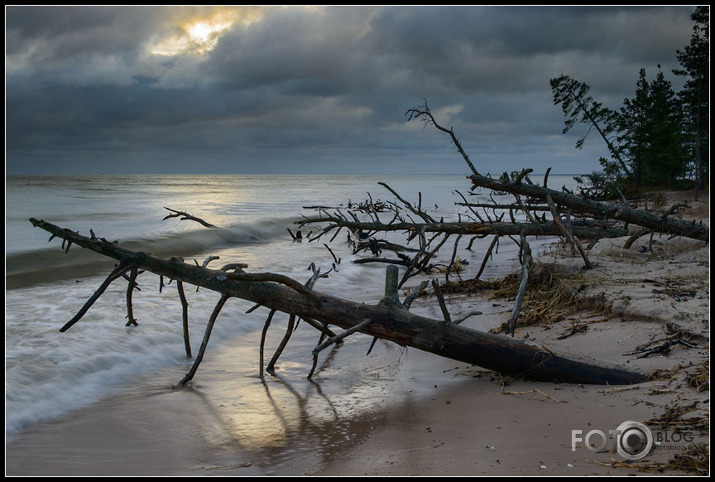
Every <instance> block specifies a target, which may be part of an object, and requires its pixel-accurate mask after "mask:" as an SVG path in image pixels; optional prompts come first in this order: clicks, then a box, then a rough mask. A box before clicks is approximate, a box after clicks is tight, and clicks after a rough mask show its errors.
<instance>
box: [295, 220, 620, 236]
mask: <svg viewBox="0 0 715 482" xmlns="http://www.w3.org/2000/svg"><path fill="white" fill-rule="evenodd" d="M321 223H322V224H324V223H332V224H331V225H330V226H328V227H326V228H325V229H324V231H325V232H327V231H329V230H331V229H333V228H336V227H346V228H348V229H352V230H360V229H362V230H364V231H381V232H395V231H406V232H412V233H417V232H420V231H422V232H425V233H444V234H467V235H485V236H486V235H490V234H497V235H499V236H510V235H511V236H518V235H520V234H521V232H522V231H524V233H525V234H526V235H527V236H559V235H560V234H561V230H560V229H559V227H558V226H557V225H556V223H554V222H550V221H545V222H539V223H503V222H491V223H490V222H486V223H481V222H480V223H473V222H453V223H449V222H442V223H436V222H435V223H410V222H401V223H392V224H387V223H377V222H360V221H349V220H347V219H339V218H336V217H317V216H316V217H311V218H305V219H303V220H301V221H296V224H301V225H303V224H321ZM573 232H574V234H576V235H577V236H579V237H580V238H584V239H591V238H604V237H606V238H618V237H623V236H628V230H625V229H617V228H611V227H602V226H593V225H584V226H581V225H576V226H573Z"/></svg>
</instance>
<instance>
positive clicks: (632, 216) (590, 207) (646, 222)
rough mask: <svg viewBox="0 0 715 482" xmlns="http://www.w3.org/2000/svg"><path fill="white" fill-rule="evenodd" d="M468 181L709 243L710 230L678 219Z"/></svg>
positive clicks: (482, 179) (475, 177) (486, 180)
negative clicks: (549, 199)
mask: <svg viewBox="0 0 715 482" xmlns="http://www.w3.org/2000/svg"><path fill="white" fill-rule="evenodd" d="M469 179H471V181H472V183H473V184H474V185H475V186H478V187H486V188H489V189H493V190H497V191H504V192H509V193H512V194H521V195H525V196H531V197H535V198H538V199H542V200H546V198H547V196H551V198H552V199H553V201H554V203H555V204H557V205H560V206H567V207H569V208H571V209H572V210H573V211H574V212H577V213H585V214H590V215H591V216H593V217H595V218H600V219H616V220H618V221H623V222H625V223H629V224H635V225H638V226H641V227H643V228H648V229H650V230H651V231H654V232H657V233H667V234H674V235H676V236H684V237H687V238H693V239H699V240H702V241H706V242H709V241H710V228H709V227H708V226H707V225H704V224H696V223H695V222H692V223H691V222H687V221H682V220H680V219H673V218H669V217H665V216H659V215H657V214H653V213H648V212H645V211H642V210H638V209H633V208H631V207H629V206H626V205H623V204H621V203H619V204H612V203H607V202H600V201H594V200H592V199H588V198H585V197H581V196H577V195H575V194H570V193H567V192H563V191H555V190H553V189H547V188H544V187H541V186H535V185H531V184H521V183H520V184H516V183H513V182H508V181H505V180H502V179H492V178H490V177H487V176H482V175H480V174H472V175H471V176H469ZM527 234H528V233H527ZM573 234H574V235H576V236H578V237H579V238H588V237H589V236H583V235H582V234H581V233H579V232H577V230H576V226H574V231H573Z"/></svg>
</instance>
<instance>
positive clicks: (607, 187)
mask: <svg viewBox="0 0 715 482" xmlns="http://www.w3.org/2000/svg"><path fill="white" fill-rule="evenodd" d="M709 17H710V8H709V6H701V7H697V8H696V9H695V10H694V12H693V13H692V14H691V19H692V20H693V22H694V26H693V32H692V36H691V39H690V44H689V45H687V46H685V48H684V49H683V50H678V51H676V55H677V59H678V62H679V64H680V67H681V68H680V69H674V70H673V74H674V75H676V76H682V77H684V78H685V79H686V80H685V83H684V86H683V88H682V90H680V91H679V92H677V93H676V92H675V91H674V90H673V87H672V84H671V82H670V81H669V80H667V79H666V78H665V74H664V73H663V72H662V71H661V70H660V65H659V66H658V69H659V71H658V73H657V75H656V77H655V79H653V80H651V81H648V78H647V76H646V70H645V69H644V68H641V69H640V72H639V75H638V80H637V82H636V90H635V95H634V97H633V98H630V99H628V98H627V99H624V101H623V106H622V107H620V109H618V110H614V109H610V108H608V107H604V106H603V104H602V103H600V102H597V101H596V100H594V99H593V98H592V97H591V96H589V95H588V92H589V90H590V87H589V86H588V85H587V84H586V83H584V82H580V81H578V80H575V79H572V78H571V77H569V76H568V75H561V76H560V77H557V78H553V79H551V81H550V83H551V89H552V92H553V96H554V97H553V99H554V104H555V105H560V106H561V109H562V111H563V113H564V116H565V117H566V120H565V122H564V129H563V133H564V134H566V133H567V132H568V131H569V130H571V129H572V128H573V127H574V126H575V125H576V124H581V123H582V124H586V125H588V126H589V129H588V132H587V133H586V134H585V135H584V136H583V137H581V138H580V139H579V140H578V141H577V143H576V147H577V148H581V147H582V146H583V143H584V142H585V140H586V137H587V136H588V134H589V133H590V132H592V131H595V132H596V133H598V135H599V136H600V137H601V139H602V140H603V141H604V142H605V143H606V146H607V147H608V152H609V155H610V158H605V157H601V158H600V159H599V163H600V165H601V167H602V170H600V171H595V172H593V173H591V174H587V175H585V176H581V177H577V178H576V181H578V183H579V186H580V190H581V192H582V193H583V194H585V195H588V196H589V197H596V198H611V197H615V196H617V195H618V191H619V190H622V191H623V192H625V191H627V192H638V190H639V189H641V188H642V187H644V186H648V187H656V186H657V187H661V186H663V187H669V188H677V187H680V186H682V185H685V186H686V187H689V188H691V187H695V189H696V196H697V193H698V192H699V191H700V190H702V189H703V188H704V185H705V180H706V179H707V176H708V171H709V163H708V155H709V149H708V147H709V86H710V81H709V80H710V79H709V61H710V55H709V20H710V18H709Z"/></svg>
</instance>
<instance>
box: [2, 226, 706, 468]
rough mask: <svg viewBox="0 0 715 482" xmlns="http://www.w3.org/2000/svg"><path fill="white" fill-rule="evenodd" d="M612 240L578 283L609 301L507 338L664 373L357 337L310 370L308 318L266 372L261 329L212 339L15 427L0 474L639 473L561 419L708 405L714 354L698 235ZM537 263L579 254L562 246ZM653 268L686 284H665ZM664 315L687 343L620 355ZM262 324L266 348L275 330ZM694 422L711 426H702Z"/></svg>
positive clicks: (664, 456) (483, 319) (586, 421)
mask: <svg viewBox="0 0 715 482" xmlns="http://www.w3.org/2000/svg"><path fill="white" fill-rule="evenodd" d="M623 241H624V240H614V241H607V240H602V241H601V242H599V244H598V245H597V247H596V248H595V250H594V252H593V254H592V259H593V260H594V261H595V262H596V268H595V269H594V270H593V271H592V272H590V275H591V276H592V277H593V278H594V279H601V280H602V281H600V282H598V283H595V284H594V285H593V286H590V287H588V288H585V290H586V291H588V290H591V291H593V292H594V293H598V294H599V295H600V296H602V297H603V299H604V304H605V305H608V306H607V307H608V309H609V310H610V311H609V315H608V316H607V317H605V318H604V317H603V316H599V317H598V318H599V319H598V320H594V319H592V318H593V315H592V314H588V313H582V314H579V315H574V316H573V317H570V318H568V319H566V320H564V321H563V322H562V323H558V324H557V325H550V326H533V327H522V328H519V329H518V330H517V333H516V336H517V337H519V338H526V337H528V339H529V340H530V341H532V342H534V343H539V344H543V345H544V346H547V347H549V348H550V349H553V350H554V351H556V352H557V353H559V354H563V355H568V356H574V357H583V358H586V359H591V360H595V361H597V362H602V363H603V364H606V365H612V364H615V365H620V366H623V367H627V368H630V369H632V370H636V371H641V372H644V373H651V372H653V371H655V370H675V371H674V374H673V375H672V376H670V377H662V378H660V379H655V380H653V381H649V382H646V383H643V384H640V385H637V386H629V387H608V386H584V385H575V384H555V383H536V382H530V381H524V380H505V379H502V378H501V377H499V376H498V375H497V374H495V373H493V372H486V371H483V370H481V369H479V368H478V367H473V366H468V365H465V364H463V363H459V362H454V361H451V360H447V359H443V358H440V357H437V356H435V355H431V354H429V353H423V352H419V351H418V350H415V349H404V348H400V347H398V346H396V345H393V344H389V343H386V342H381V341H380V342H378V343H377V345H376V346H375V349H374V350H373V353H372V354H371V355H370V356H366V355H365V353H366V351H367V349H368V347H369V346H370V342H371V339H370V338H369V337H366V336H364V335H357V336H355V337H351V338H350V339H348V342H347V343H345V344H344V345H343V346H342V347H340V348H338V349H335V350H333V351H331V352H329V353H324V354H321V358H320V363H319V367H320V369H319V371H318V372H317V374H316V376H315V378H314V380H313V381H310V380H307V379H306V375H307V373H308V371H309V370H310V363H311V359H310V352H311V350H312V349H313V347H314V346H315V343H316V336H315V335H316V333H315V332H314V330H312V329H311V328H309V327H307V326H302V327H301V328H300V329H299V330H298V332H297V334H296V336H294V338H293V339H292V340H291V343H290V344H289V345H288V348H287V349H286V352H285V353H284V355H283V358H282V361H281V362H279V367H278V371H277V373H276V374H277V376H275V377H272V376H266V377H265V379H264V380H261V379H260V378H259V377H258V374H257V372H258V349H257V346H258V340H259V333H257V332H256V333H253V334H251V335H249V336H244V337H243V338H241V339H240V340H237V341H236V343H235V344H233V346H231V347H230V348H228V347H224V348H220V349H214V350H211V349H209V351H208V352H207V356H206V358H205V359H204V362H203V364H202V365H201V367H200V370H199V372H198V374H197V376H196V378H195V379H194V382H193V384H192V386H190V387H187V388H184V389H180V390H177V389H174V388H172V384H173V383H176V382H177V381H178V380H180V379H181V377H183V375H184V373H185V372H186V370H187V368H188V365H187V366H182V367H174V368H172V369H170V370H165V371H162V372H160V373H156V374H154V375H152V376H151V377H147V378H146V379H142V380H138V381H137V383H136V384H135V385H133V386H132V387H128V388H127V390H126V391H125V392H124V393H122V394H121V395H119V396H116V397H113V398H111V399H108V400H105V401H103V402H101V403H98V404H95V405H93V406H91V407H89V408H87V409H83V410H81V411H78V412H74V413H72V414H69V415H67V416H66V417H64V418H62V419H59V420H55V421H53V422H50V423H45V424H42V425H39V426H37V427H35V428H34V429H32V430H29V431H27V432H25V433H22V434H19V435H18V436H16V437H14V438H13V439H12V440H10V441H8V442H6V469H5V470H6V475H10V476H12V475H50V476H60V475H180V476H206V475H218V476H222V475H275V476H277V475H317V476H329V475H337V476H340V475H343V476H349V475H355V476H358V475H369V476H371V475H372V476H375V475H381V476H389V475H423V476H429V475H542V476H544V475H555V476H563V475H581V476H583V475H631V474H636V475H643V473H642V472H639V471H638V470H637V469H636V468H633V467H612V466H610V465H612V464H613V462H614V461H623V459H622V458H620V456H619V455H618V454H617V453H616V452H615V450H614V448H613V446H612V445H609V446H608V447H607V449H606V450H605V451H604V452H600V453H595V452H593V451H591V450H589V449H588V448H586V447H585V446H584V445H583V444H581V443H577V444H575V446H573V445H572V431H573V430H581V431H582V432H581V433H582V434H585V433H587V432H588V431H591V430H595V429H597V430H601V431H603V432H605V433H608V431H609V430H615V429H616V428H617V427H618V426H619V425H620V424H621V423H623V422H624V421H627V420H634V421H649V420H654V419H657V418H659V417H660V416H662V415H663V414H664V413H665V412H666V411H667V410H668V409H669V408H672V407H682V406H687V405H691V406H692V407H694V408H693V409H692V410H690V411H689V412H688V413H686V414H685V415H684V416H685V417H709V389H707V390H704V391H701V390H696V389H694V388H693V387H692V386H691V384H690V383H688V377H690V376H692V375H693V374H694V373H695V372H696V370H697V367H698V366H701V365H702V363H703V362H705V361H707V360H708V359H709V278H708V271H709V250H708V247H707V246H705V245H704V244H703V243H697V242H691V241H689V240H677V239H676V240H667V241H666V240H663V241H659V242H660V243H661V244H660V245H659V249H660V250H661V251H659V252H658V253H660V254H658V253H650V254H647V253H646V254H644V253H640V252H639V251H638V250H632V251H629V252H627V253H624V252H623V251H622V250H621V249H620V248H619V247H618V243H621V244H620V245H621V246H622V242H623ZM645 242H647V240H645ZM542 261H544V262H550V261H551V262H556V263H558V264H560V265H565V266H569V265H571V266H572V267H574V269H578V266H579V264H580V263H581V260H580V259H579V258H578V257H573V256H570V255H568V254H564V253H554V254H553V255H550V256H542ZM676 282H677V283H676ZM665 283H670V284H669V285H668V286H670V287H671V288H672V287H673V286H677V287H678V288H679V289H683V290H686V291H688V292H690V293H695V294H694V295H693V296H688V297H686V298H681V299H676V298H675V297H674V296H673V293H672V292H670V291H667V290H664V289H663V287H664V286H665V285H664V284H665ZM450 298H451V299H450V300H449V304H450V307H451V308H450V309H452V310H453V312H452V314H453V316H459V315H460V311H461V312H467V311H470V310H472V309H475V308H479V309H481V310H482V311H484V315H482V316H477V317H474V318H471V319H470V320H468V321H467V322H465V325H467V326H471V327H474V328H478V329H489V328H493V327H496V326H499V325H500V324H501V323H502V322H503V321H505V320H506V319H507V318H508V316H509V313H510V310H511V307H512V301H511V300H492V299H489V300H488V299H477V298H474V297H471V298H466V297H459V298H456V297H450ZM413 310H414V311H417V312H420V313H421V314H425V315H427V316H431V317H433V318H438V319H439V318H441V315H440V311H439V308H438V307H437V306H436V305H434V303H433V302H431V301H425V300H418V301H417V302H416V303H415V305H413ZM589 316H590V317H591V318H589ZM589 320H590V321H592V323H590V324H589V326H588V330H587V331H584V332H583V333H578V334H574V335H573V336H569V337H566V338H564V339H559V338H560V335H562V334H563V333H564V332H565V331H567V329H568V327H569V326H571V323H572V322H575V321H581V322H588V321H589ZM671 322H675V323H677V324H678V325H679V326H681V327H682V328H684V329H687V330H688V331H689V332H692V333H696V334H697V335H698V337H697V339H694V342H695V343H696V345H697V347H696V348H689V347H685V346H681V345H678V346H675V347H674V348H673V349H672V350H671V351H670V353H669V354H668V355H667V356H664V355H662V354H661V355H657V354H656V355H653V356H648V357H644V358H639V357H637V356H635V355H628V353H631V352H633V351H635V350H637V349H638V347H639V346H642V345H644V344H647V343H650V342H653V341H657V340H660V339H662V338H664V337H665V336H667V329H666V323H671ZM274 323H276V326H285V320H283V321H281V322H280V323H283V325H280V324H279V323H278V322H274ZM273 332H274V335H272V336H273V338H271V339H269V343H268V346H271V347H274V346H276V344H277V341H278V339H279V337H280V336H281V335H282V333H281V332H282V330H281V329H279V328H278V329H275V330H273ZM210 348H211V347H210ZM270 353H272V352H271V350H270V349H269V350H267V354H268V355H267V356H270ZM669 430H670V429H669ZM695 435H696V438H695V441H696V442H698V441H705V442H708V441H709V433H708V432H707V431H705V432H697V433H695ZM683 450H684V447H683V446H682V445H680V446H678V447H665V446H663V447H656V450H654V451H653V452H652V453H651V454H650V455H649V456H648V457H646V458H645V459H643V460H640V461H638V462H639V463H643V464H653V463H658V462H661V463H662V462H667V461H668V460H669V459H671V458H672V457H673V455H674V454H676V453H679V452H682V451H683ZM663 474H677V475H683V473H682V472H678V471H672V470H668V471H665V472H663Z"/></svg>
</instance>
